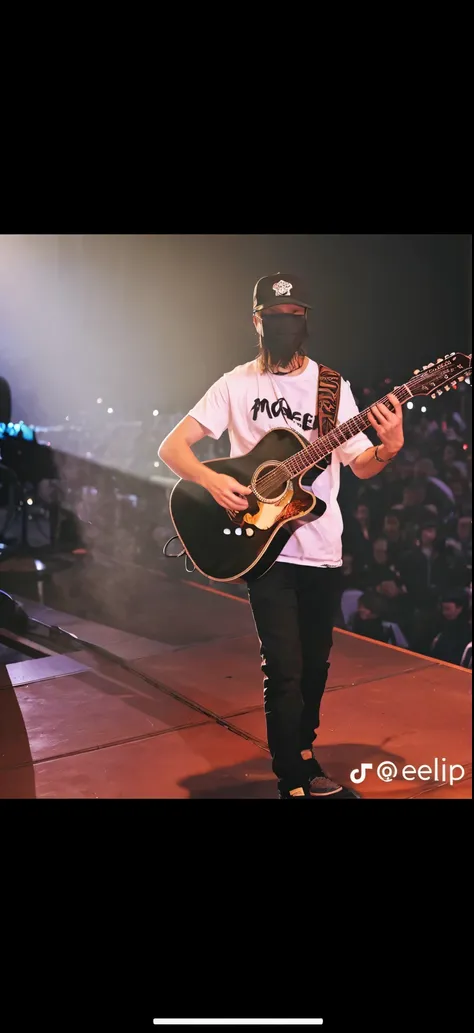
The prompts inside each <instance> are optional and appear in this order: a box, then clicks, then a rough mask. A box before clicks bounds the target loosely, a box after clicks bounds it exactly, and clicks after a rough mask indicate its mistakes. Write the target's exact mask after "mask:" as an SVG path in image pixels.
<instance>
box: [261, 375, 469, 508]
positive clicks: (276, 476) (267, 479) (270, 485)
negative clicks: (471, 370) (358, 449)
mask: <svg viewBox="0 0 474 1033" xmlns="http://www.w3.org/2000/svg"><path fill="white" fill-rule="evenodd" d="M451 365H452V363H451ZM441 366H442V364H441V363H438V365H437V366H436V365H434V366H433V367H432V368H433V370H437V371H438V372H441ZM426 375H427V371H426V370H425V371H424V372H423V373H420V374H418V375H417V376H416V377H413V378H412V379H411V380H409V381H408V382H407V383H406V384H401V385H400V387H398V388H395V389H394V391H397V390H398V391H400V392H401V391H403V389H404V388H406V389H408V391H409V392H410V386H409V385H413V386H416V385H417V384H419V382H420V381H422V380H423V379H425V378H426ZM433 390H437V389H436V388H433ZM431 393H432V392H431V391H430V394H431ZM409 397H410V396H409ZM409 397H408V398H406V399H404V401H403V403H402V404H405V402H407V401H409ZM387 403H388V404H387ZM373 404H376V405H385V406H386V408H389V409H391V411H393V406H392V404H391V402H390V401H389V400H388V398H387V395H384V397H383V398H379V399H378V402H376V403H373ZM371 409H372V406H369V407H368V408H367V409H364V410H363V411H362V412H359V413H357V414H356V415H355V416H353V417H351V419H349V420H346V421H345V423H346V424H349V423H353V422H354V421H356V422H357V421H358V420H361V419H362V418H363V417H365V416H367V414H368V413H369V412H370V411H371ZM283 416H284V419H285V422H286V423H287V420H286V417H285V415H284V414H283ZM363 422H364V421H363ZM365 422H366V421H365ZM341 426H344V424H341V425H340V426H339V427H336V428H334V430H332V431H330V432H329V434H328V435H325V437H329V435H335V434H337V432H338V431H340V428H341ZM363 429H364V428H363V427H358V429H357V431H356V433H359V432H360V431H361V430H363ZM354 436H355V435H354V434H351V437H354ZM347 440H350V439H348V438H343V439H342V441H340V442H339V443H338V444H341V445H342V444H343V443H344V441H347ZM322 441H324V438H316V440H315V441H314V442H311V443H310V444H309V446H308V447H310V448H311V447H312V446H317V445H318V444H321V442H322ZM337 447H338V445H336V446H332V445H331V448H330V451H333V450H334V448H337ZM297 455H299V453H298V452H296V453H295V456H290V457H289V458H290V459H293V458H295V457H296V456H297ZM315 458H316V460H318V459H323V458H325V455H320V456H319V455H317V456H316V457H315ZM287 461H288V460H287ZM284 465H285V464H284V463H280V464H279V465H278V466H277V467H274V468H273V470H272V471H271V473H269V474H264V476H263V477H262V478H261V479H258V480H257V485H256V486H257V489H258V492H259V494H262V495H264V494H265V492H267V491H272V490H273V489H275V490H278V488H279V487H281V486H282V484H284V483H285V481H287V480H289V479H290V478H289V477H288V476H287V475H285V473H283V478H282V475H281V473H280V471H283V470H284ZM298 472H299V471H297V473H298ZM301 472H303V471H301ZM292 476H295V474H293V475H292Z"/></svg>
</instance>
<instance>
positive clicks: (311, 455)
mask: <svg viewBox="0 0 474 1033" xmlns="http://www.w3.org/2000/svg"><path fill="white" fill-rule="evenodd" d="M391 393H392V394H394V395H395V396H396V398H398V401H399V402H401V404H402V405H403V403H404V402H407V401H408V399H409V398H412V392H411V391H410V389H409V387H408V386H407V385H406V384H402V386H401V387H396V388H395V389H394V390H393V391H392V392H391ZM376 404H377V405H385V406H386V407H387V409H390V410H391V412H393V405H392V404H391V402H389V400H388V398H387V396H386V395H384V397H383V398H379V400H378V402H377V403H376ZM367 412H368V410H365V411H364V412H360V413H358V414H357V416H352V417H351V419H350V420H346V422H345V423H341V424H340V426H339V427H335V428H334V430H331V431H329V434H325V435H324V437H322V438H318V439H317V441H313V442H312V444H311V445H308V447H307V448H303V449H301V451H300V452H297V453H296V455H294V456H292V457H291V459H285V462H284V464H282V466H284V471H285V472H287V473H288V475H289V476H290V477H295V476H296V475H297V474H302V473H305V472H306V470H310V469H311V467H312V466H314V465H315V463H317V462H318V460H321V459H324V458H325V457H326V456H327V455H329V453H330V452H333V451H334V449H335V448H337V447H338V446H339V445H343V444H344V442H345V441H349V440H350V438H353V437H355V435H356V434H358V433H359V431H361V430H366V429H367V427H370V426H371V423H370V421H369V419H368V418H367Z"/></svg>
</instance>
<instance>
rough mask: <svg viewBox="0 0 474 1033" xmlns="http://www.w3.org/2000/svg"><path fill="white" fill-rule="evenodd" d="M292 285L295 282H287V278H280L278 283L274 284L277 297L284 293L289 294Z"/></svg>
mask: <svg viewBox="0 0 474 1033" xmlns="http://www.w3.org/2000/svg"><path fill="white" fill-rule="evenodd" d="M292 287H293V284H292V283H287V282H286V280H278V283H274V284H273V290H274V291H275V294H276V296H277V298H278V297H280V296H281V295H282V294H289V293H290V291H291V289H292Z"/></svg>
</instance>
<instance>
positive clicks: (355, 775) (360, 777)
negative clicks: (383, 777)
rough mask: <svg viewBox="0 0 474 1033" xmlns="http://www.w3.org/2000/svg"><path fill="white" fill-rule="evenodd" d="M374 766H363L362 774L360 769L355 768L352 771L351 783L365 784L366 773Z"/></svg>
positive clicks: (361, 767) (361, 768)
mask: <svg viewBox="0 0 474 1033" xmlns="http://www.w3.org/2000/svg"><path fill="white" fill-rule="evenodd" d="M373 766H374V765H373V764H361V766H360V774H359V768H353V770H352V771H351V782H364V780H365V774H366V772H367V771H370V770H371V768H373Z"/></svg>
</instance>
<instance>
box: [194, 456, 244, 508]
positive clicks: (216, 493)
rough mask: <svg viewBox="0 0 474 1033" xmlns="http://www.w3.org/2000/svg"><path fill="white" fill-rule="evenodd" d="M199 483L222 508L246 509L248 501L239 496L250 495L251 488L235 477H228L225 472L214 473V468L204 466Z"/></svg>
mask: <svg viewBox="0 0 474 1033" xmlns="http://www.w3.org/2000/svg"><path fill="white" fill-rule="evenodd" d="M201 483H202V486H203V488H206V489H207V491H208V492H209V493H210V494H211V495H212V497H213V499H215V501H216V502H218V503H219V506H223V508H224V509H230V510H243V509H248V503H247V502H246V500H245V499H243V498H241V495H250V494H251V491H252V489H251V488H247V487H245V485H244V484H239V482H238V481H236V480H235V477H228V475H227V474H225V473H216V472H215V470H211V469H209V467H206V469H205V472H203V476H202V480H201Z"/></svg>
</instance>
